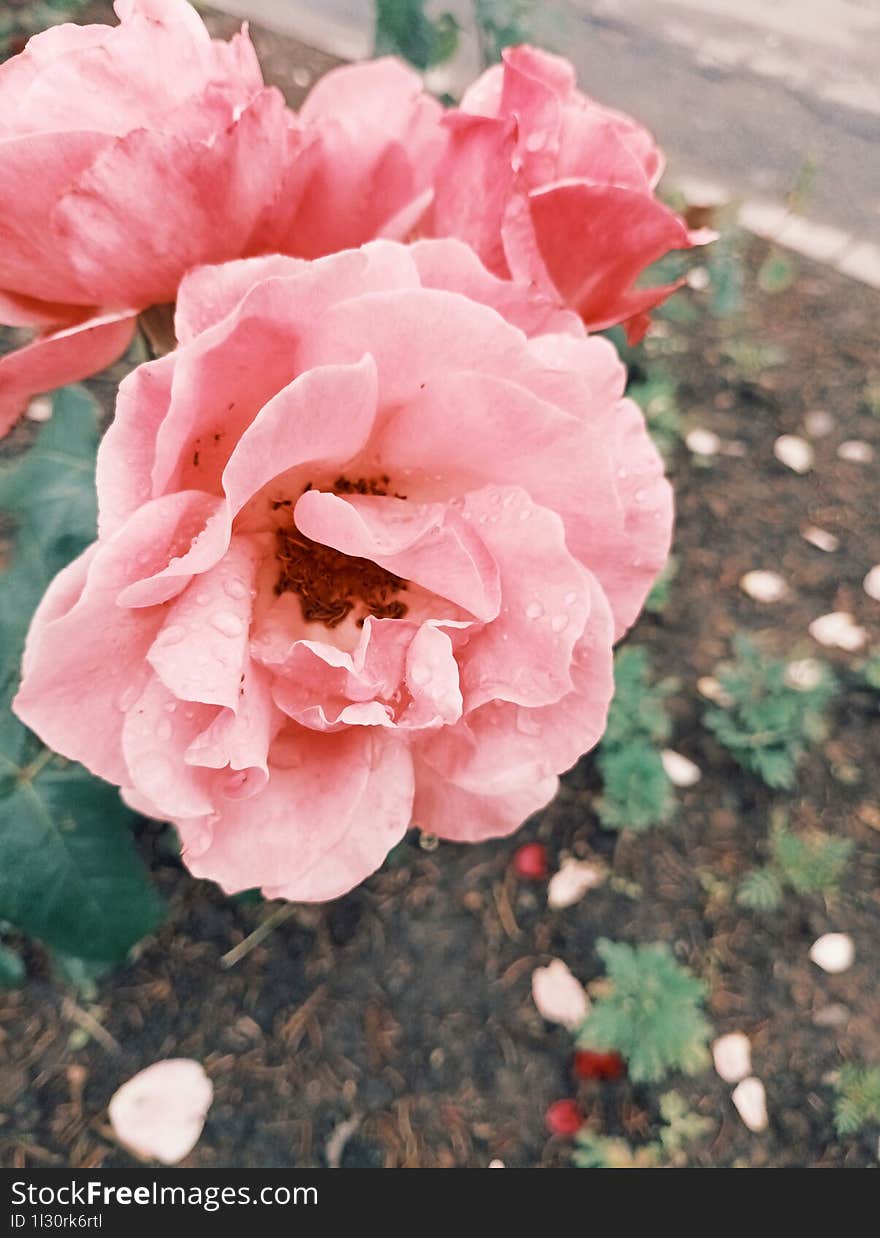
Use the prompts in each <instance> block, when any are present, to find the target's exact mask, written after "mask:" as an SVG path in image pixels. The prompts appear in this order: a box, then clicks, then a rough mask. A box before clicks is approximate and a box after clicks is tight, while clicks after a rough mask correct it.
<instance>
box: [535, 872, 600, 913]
mask: <svg viewBox="0 0 880 1238" xmlns="http://www.w3.org/2000/svg"><path fill="white" fill-rule="evenodd" d="M605 877H606V873H605V869H604V868H603V867H602V866H601V865H599V864H593V863H591V862H590V861H589V860H574V859H568V860H563V862H562V865H561V867H560V869H559V871H558V872H556V873H554V874H553V876H552V877H551V878H550V880H549V882H548V883H547V903H548V906H550V907H553V908H555V909H556V910H557V911H560V910H562V908H563V907H571V906H573V904H574V903H579V902H580V900H581V899H582V898H583V897H584V895H585V894H586V893H587V891H588V890H592V889H593V888H594V887H595V886H598V885H601V884H602V882H603V881H604V880H605Z"/></svg>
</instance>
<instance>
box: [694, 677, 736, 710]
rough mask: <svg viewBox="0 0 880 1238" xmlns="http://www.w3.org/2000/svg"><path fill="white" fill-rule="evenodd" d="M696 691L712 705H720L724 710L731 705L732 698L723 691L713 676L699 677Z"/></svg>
mask: <svg viewBox="0 0 880 1238" xmlns="http://www.w3.org/2000/svg"><path fill="white" fill-rule="evenodd" d="M697 691H698V692H699V694H700V696H704V697H705V698H706V700H707V701H711V702H712V703H713V705H721V706H722V707H723V708H725V709H726V708H727V706H728V705H732V704H733V697H732V696H731V695H730V693H729V692H725V691H724V689H723V688H722V686H721V684H720V683H719V682H718V680H717V679H716V678H715V676H714V675H701V676H700V678H699V679H698V680H697Z"/></svg>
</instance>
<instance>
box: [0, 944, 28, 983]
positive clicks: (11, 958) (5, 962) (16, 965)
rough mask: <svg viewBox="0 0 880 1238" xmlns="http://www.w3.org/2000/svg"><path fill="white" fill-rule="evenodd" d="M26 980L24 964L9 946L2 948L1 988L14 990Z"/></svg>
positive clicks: (0, 950) (0, 962)
mask: <svg viewBox="0 0 880 1238" xmlns="http://www.w3.org/2000/svg"><path fill="white" fill-rule="evenodd" d="M22 980H24V963H22V961H21V959H20V958H19V957H18V955H17V954H16V953H15V951H14V950H10V949H9V947H8V946H0V988H4V989H12V988H15V986H16V985H18V984H21V982H22Z"/></svg>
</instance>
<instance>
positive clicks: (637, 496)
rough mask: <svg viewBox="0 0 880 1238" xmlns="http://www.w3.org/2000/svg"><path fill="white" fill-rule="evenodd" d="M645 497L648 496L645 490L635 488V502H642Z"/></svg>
mask: <svg viewBox="0 0 880 1238" xmlns="http://www.w3.org/2000/svg"><path fill="white" fill-rule="evenodd" d="M647 497H648V492H647V490H637V491H636V492H635V494H634V495H633V498H634V499H635V501H636V502H637V503H644V501H645V499H646V498H647Z"/></svg>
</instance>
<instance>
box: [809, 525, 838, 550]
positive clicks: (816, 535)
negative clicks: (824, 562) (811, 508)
mask: <svg viewBox="0 0 880 1238" xmlns="http://www.w3.org/2000/svg"><path fill="white" fill-rule="evenodd" d="M801 537H802V538H803V539H804V541H805V542H809V543H810V545H811V546H815V547H816V549H817V550H824V551H825V553H826V554H832V553H833V552H834V551H835V550H837V548H838V546H839V545H840V540H839V539H838V538H836V537H835V536H834V534H833V533H829V532H828V530H827V529H817V528H816V526H815V525H812V524H810V525H807V527H806V528H805V529H801Z"/></svg>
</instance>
